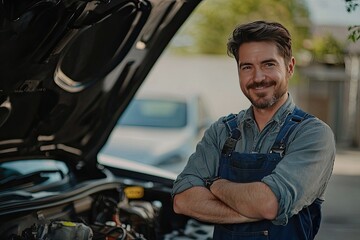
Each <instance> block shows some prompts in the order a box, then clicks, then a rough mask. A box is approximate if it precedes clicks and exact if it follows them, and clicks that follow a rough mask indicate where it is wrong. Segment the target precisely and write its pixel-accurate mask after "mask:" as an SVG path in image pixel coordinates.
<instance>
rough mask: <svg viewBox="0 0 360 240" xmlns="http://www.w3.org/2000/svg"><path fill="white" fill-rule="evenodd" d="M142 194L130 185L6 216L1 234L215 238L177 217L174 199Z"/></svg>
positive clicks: (30, 239)
mask: <svg viewBox="0 0 360 240" xmlns="http://www.w3.org/2000/svg"><path fill="white" fill-rule="evenodd" d="M143 191H144V188H143V187H141V186H128V187H124V188H117V189H111V190H104V191H101V192H98V193H95V194H91V195H88V196H86V197H83V198H81V199H79V200H75V201H72V202H68V203H63V204H61V203H60V202H59V204H58V205H57V206H55V207H49V208H41V209H36V210H28V209H24V210H22V211H20V212H18V213H15V214H14V213H11V214H10V213H9V214H3V215H1V216H0V223H1V224H0V236H1V239H4V240H5V239H6V240H64V239H72V240H88V239H92V240H120V239H122V240H132V239H137V240H155V239H164V240H170V239H174V240H176V239H211V235H212V227H211V226H208V225H206V224H202V223H199V222H196V221H195V220H192V219H190V220H188V219H187V218H185V217H183V216H177V215H176V214H174V213H173V212H172V210H171V209H170V206H171V204H169V203H171V199H168V200H166V202H164V198H163V196H160V195H161V194H160V195H159V200H156V199H155V200H154V199H152V200H142V199H137V198H139V197H142V196H143V194H144V192H143ZM148 195H149V194H148ZM165 195H168V196H170V195H169V194H165ZM165 195H164V196H165ZM151 198H154V196H152V197H151ZM143 199H144V198H143ZM164 203H165V204H164ZM166 205H168V206H166Z"/></svg>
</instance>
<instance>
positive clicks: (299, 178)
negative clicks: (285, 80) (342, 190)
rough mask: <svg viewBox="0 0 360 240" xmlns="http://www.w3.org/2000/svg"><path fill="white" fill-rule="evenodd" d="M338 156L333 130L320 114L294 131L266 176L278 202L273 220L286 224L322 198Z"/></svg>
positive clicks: (266, 180) (266, 181) (263, 180)
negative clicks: (321, 118)
mask: <svg viewBox="0 0 360 240" xmlns="http://www.w3.org/2000/svg"><path fill="white" fill-rule="evenodd" d="M334 160H335V140H334V135H333V132H332V130H331V129H330V127H329V126H327V125H326V124H325V123H323V122H322V121H320V120H319V119H317V118H313V119H308V120H305V121H304V122H303V123H302V124H301V125H300V126H299V127H298V128H296V130H295V131H294V132H293V133H292V134H291V136H290V138H289V141H288V144H287V149H286V153H285V156H284V158H283V159H282V160H281V161H280V162H279V164H278V165H277V166H276V168H275V169H274V171H273V172H272V174H270V175H268V176H266V177H264V178H263V179H262V182H264V183H265V184H267V185H268V186H269V187H270V188H271V190H272V191H273V192H274V194H275V195H276V197H277V199H278V202H279V211H278V216H277V217H276V219H275V220H273V223H274V224H276V225H286V224H287V222H288V219H289V218H290V217H291V216H293V215H294V214H297V213H298V212H299V211H301V210H302V209H303V208H304V207H306V206H309V205H310V204H311V203H312V202H314V201H315V199H316V198H320V199H321V198H323V195H324V191H325V188H326V186H327V184H328V182H329V179H330V176H331V174H332V170H333V166H334Z"/></svg>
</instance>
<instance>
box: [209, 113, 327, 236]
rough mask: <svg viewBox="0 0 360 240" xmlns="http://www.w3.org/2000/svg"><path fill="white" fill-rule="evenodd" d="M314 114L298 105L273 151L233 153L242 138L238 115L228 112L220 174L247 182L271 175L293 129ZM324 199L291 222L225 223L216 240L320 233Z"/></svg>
mask: <svg viewBox="0 0 360 240" xmlns="http://www.w3.org/2000/svg"><path fill="white" fill-rule="evenodd" d="M308 117H312V116H311V115H308V114H306V113H305V112H303V111H302V110H300V109H299V108H295V110H294V111H293V113H292V114H289V116H288V117H287V118H286V120H285V123H284V125H283V126H282V128H281V129H280V132H279V134H278V136H277V137H276V140H275V143H274V145H273V147H272V149H271V151H270V153H267V154H262V153H238V152H234V149H235V145H236V142H237V141H238V140H239V138H240V130H239V129H238V128H237V122H236V117H235V115H232V114H231V115H229V116H228V117H227V118H226V119H225V120H224V123H225V124H226V127H227V129H228V131H229V133H230V136H229V137H228V139H227V140H226V142H225V145H224V147H223V150H222V154H221V158H220V165H219V176H220V177H221V178H225V179H228V180H231V181H234V182H240V183H247V182H254V181H261V179H262V178H263V177H264V176H266V175H269V174H271V172H272V171H273V170H274V169H275V167H276V165H277V164H278V163H279V162H280V161H281V159H282V157H283V155H284V151H285V149H286V143H287V139H288V137H289V135H290V134H291V132H292V131H293V130H294V129H295V128H296V126H297V125H298V123H300V122H301V121H303V120H304V119H306V118H308ZM321 202H322V200H320V199H317V200H315V201H314V202H313V203H312V204H311V205H310V206H308V207H306V208H304V209H302V210H301V211H300V212H299V213H298V214H296V215H294V216H292V217H291V218H289V220H288V223H287V224H286V225H285V226H283V225H274V224H273V223H272V222H271V221H268V220H262V221H259V222H253V223H242V224H224V225H223V224H222V225H216V226H215V229H214V240H219V239H224V240H225V239H226V240H231V239H233V240H235V239H236V240H238V239H239V240H241V239H244V240H250V239H251V240H265V239H271V240H308V239H313V238H314V237H315V235H316V233H317V232H318V229H319V227H320V220H321Z"/></svg>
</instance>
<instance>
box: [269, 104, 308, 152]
mask: <svg viewBox="0 0 360 240" xmlns="http://www.w3.org/2000/svg"><path fill="white" fill-rule="evenodd" d="M313 117H314V116H312V115H310V114H308V113H306V112H304V111H303V110H301V109H300V108H298V107H295V109H294V111H293V112H292V113H291V114H289V116H287V118H286V120H285V122H284V124H283V126H282V128H281V129H280V132H279V134H278V135H277V137H276V140H275V143H274V145H273V146H272V148H271V150H270V153H273V152H274V153H279V154H280V155H281V156H284V152H285V148H286V143H287V141H288V138H289V136H290V134H291V133H292V132H293V131H294V129H295V128H296V127H297V126H298V124H299V123H301V122H302V121H304V120H305V119H307V118H313Z"/></svg>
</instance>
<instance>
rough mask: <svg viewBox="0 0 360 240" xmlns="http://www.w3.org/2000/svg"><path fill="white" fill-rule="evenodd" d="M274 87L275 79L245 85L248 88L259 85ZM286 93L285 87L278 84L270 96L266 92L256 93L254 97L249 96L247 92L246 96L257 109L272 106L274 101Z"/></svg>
mask: <svg viewBox="0 0 360 240" xmlns="http://www.w3.org/2000/svg"><path fill="white" fill-rule="evenodd" d="M271 86H275V87H276V82H275V81H267V82H266V81H262V82H260V83H252V84H250V85H249V86H247V89H248V90H251V89H255V88H259V87H271ZM286 93H287V89H286V87H285V86H280V88H278V89H276V88H275V91H274V93H273V95H272V96H270V97H268V96H267V93H257V94H256V99H255V98H253V97H251V95H250V94H247V98H248V99H249V100H250V102H251V104H252V105H253V106H254V107H255V108H258V109H267V108H270V107H272V106H273V105H274V104H275V103H276V102H278V101H279V100H280V99H281V97H282V96H284V94H286Z"/></svg>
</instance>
